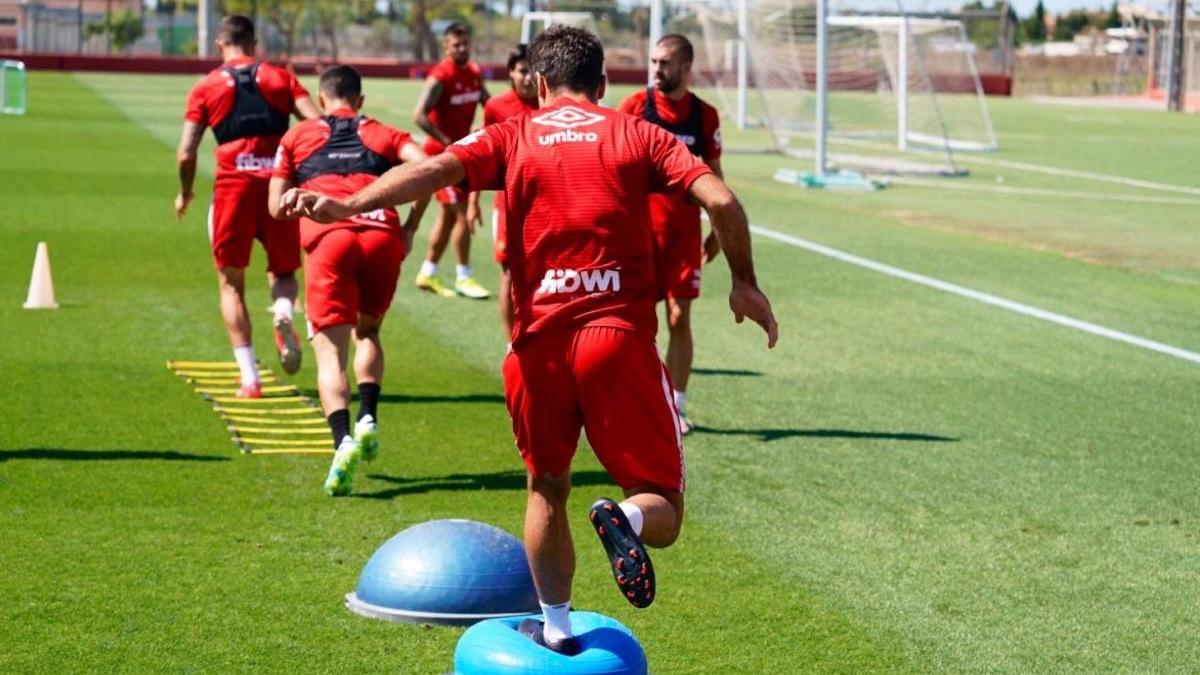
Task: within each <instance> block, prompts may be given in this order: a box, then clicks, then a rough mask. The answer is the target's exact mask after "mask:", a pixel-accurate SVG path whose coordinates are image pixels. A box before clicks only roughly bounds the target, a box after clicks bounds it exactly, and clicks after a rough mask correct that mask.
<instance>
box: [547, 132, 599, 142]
mask: <svg viewBox="0 0 1200 675" xmlns="http://www.w3.org/2000/svg"><path fill="white" fill-rule="evenodd" d="M599 140H600V137H599V136H597V135H596V134H595V133H594V132H591V131H571V130H570V129H568V130H566V131H556V132H554V133H552V134H543V135H541V136H538V143H541V144H542V145H554V144H555V143H595V142H597V141H599Z"/></svg>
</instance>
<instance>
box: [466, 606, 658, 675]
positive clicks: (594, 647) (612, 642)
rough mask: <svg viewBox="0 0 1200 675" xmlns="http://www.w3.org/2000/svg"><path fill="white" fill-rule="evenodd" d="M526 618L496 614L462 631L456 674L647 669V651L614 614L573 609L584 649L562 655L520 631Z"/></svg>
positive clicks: (617, 673) (617, 674) (614, 673)
mask: <svg viewBox="0 0 1200 675" xmlns="http://www.w3.org/2000/svg"><path fill="white" fill-rule="evenodd" d="M523 618H525V617H513V618H506V619H492V620H489V621H483V622H480V623H477V624H475V625H474V626H472V627H471V628H469V629H468V630H467V632H466V633H463V636H462V637H461V638H460V639H459V641H458V647H456V648H455V650H454V673H455V675H485V674H486V675H518V674H520V673H559V674H562V675H585V674H586V675H598V674H599V673H604V674H605V675H624V674H630V675H632V674H635V673H636V674H643V673H645V672H646V652H645V651H644V650H643V649H642V645H641V644H639V643H638V641H637V638H635V637H634V636H633V633H632V632H631V631H630V630H629V629H628V628H626V627H625V626H623V625H621V623H620V622H618V621H617V620H615V619H611V618H609V617H607V616H604V615H601V614H596V613H594V612H571V631H572V632H573V633H575V636H574V637H575V641H576V642H577V643H578V644H579V648H580V652H579V653H578V654H576V655H575V656H564V655H563V654H559V653H557V652H553V651H550V650H549V649H547V648H545V647H543V646H541V645H539V644H537V643H535V642H534V641H533V640H530V639H529V638H527V637H525V636H524V635H521V634H520V633H518V632H517V625H518V624H520V623H521V619H523Z"/></svg>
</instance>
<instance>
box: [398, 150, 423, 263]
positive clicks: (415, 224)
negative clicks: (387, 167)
mask: <svg viewBox="0 0 1200 675" xmlns="http://www.w3.org/2000/svg"><path fill="white" fill-rule="evenodd" d="M426 159H429V155H426V154H425V151H424V150H422V149H421V147H420V146H419V145H417V144H416V143H412V142H409V143H405V144H404V146H403V147H402V148H400V161H401V162H404V163H405V164H416V163H418V162H423V161H425V160H426ZM428 206H429V195H426V196H425V197H422V198H420V199H417V200H416V201H414V202H413V204H412V208H410V209H409V210H408V218H406V219H405V221H404V226H403V228H402V229H403V230H404V244H405V250H406V251H411V250H412V240H413V236H414V235H416V234H417V229H419V228H420V227H421V218H423V217H424V216H425V209H426V208H427V207H428Z"/></svg>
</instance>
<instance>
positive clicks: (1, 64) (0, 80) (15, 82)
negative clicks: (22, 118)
mask: <svg viewBox="0 0 1200 675" xmlns="http://www.w3.org/2000/svg"><path fill="white" fill-rule="evenodd" d="M28 89H29V79H28V78H27V77H26V76H25V64H24V63H22V62H21V61H8V60H4V61H0V114H4V115H24V114H25V109H26V104H27V103H28V95H29V91H28Z"/></svg>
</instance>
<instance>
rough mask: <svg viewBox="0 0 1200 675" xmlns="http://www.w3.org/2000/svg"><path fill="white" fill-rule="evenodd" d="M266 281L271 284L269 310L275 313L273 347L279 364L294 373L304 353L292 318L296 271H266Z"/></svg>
mask: <svg viewBox="0 0 1200 675" xmlns="http://www.w3.org/2000/svg"><path fill="white" fill-rule="evenodd" d="M267 281H268V282H269V283H270V285H271V300H272V301H273V304H272V306H271V310H272V311H273V312H274V314H275V316H274V318H273V321H272V326H273V327H274V329H275V349H276V350H277V351H278V352H279V364H280V365H281V366H282V367H283V370H284V371H285V372H287V373H288V374H295V373H296V372H298V371H299V370H300V361H301V359H302V355H303V353H304V351H303V348H302V347H301V346H300V336H299V335H297V334H296V328H295V325H294V324H295V322H294V320H293V318H292V313H293V311H294V309H295V307H296V295H297V294H298V292H299V291H298V284H297V283H296V273H295V272H288V273H286V274H274V273H272V272H270V271H268V272H267Z"/></svg>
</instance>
